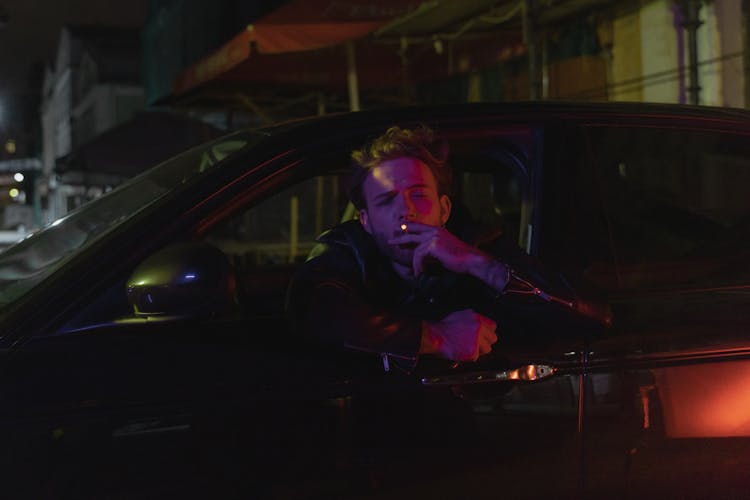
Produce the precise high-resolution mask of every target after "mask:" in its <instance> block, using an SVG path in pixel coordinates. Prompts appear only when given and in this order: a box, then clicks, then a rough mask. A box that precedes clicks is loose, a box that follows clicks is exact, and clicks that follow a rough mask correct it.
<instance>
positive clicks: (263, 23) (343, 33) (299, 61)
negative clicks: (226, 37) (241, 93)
mask: <svg viewBox="0 0 750 500" xmlns="http://www.w3.org/2000/svg"><path fill="white" fill-rule="evenodd" d="M420 3H421V1H417V0H412V1H406V2H405V1H403V0H350V1H347V2H339V1H335V0H292V1H291V2H289V3H287V4H286V5H284V6H283V7H281V8H279V9H277V10H275V11H273V12H271V13H270V14H268V15H266V16H264V17H263V18H261V19H259V20H258V21H257V22H255V23H254V24H252V25H250V26H248V28H247V29H246V30H245V31H243V32H241V33H239V34H238V35H237V36H235V37H234V38H233V39H232V40H230V41H229V42H228V43H227V44H225V45H224V46H223V47H221V48H220V49H219V50H217V51H216V52H214V53H213V54H211V55H209V56H208V57H206V58H204V59H203V60H201V61H199V62H198V63H196V64H194V65H193V66H191V67H190V68H188V69H187V70H185V71H184V72H183V73H182V74H181V75H180V76H179V77H178V78H177V82H176V84H175V93H176V94H177V95H179V94H183V93H185V92H187V91H190V90H192V89H194V88H196V87H199V86H201V85H202V84H204V83H207V82H210V81H213V80H217V79H220V80H226V81H237V80H242V81H247V82H256V83H269V84H273V83H282V84H285V83H288V84H303V85H305V84H306V85H320V84H322V85H341V86H345V85H346V71H347V68H346V64H345V62H344V61H345V59H344V58H345V56H344V52H343V49H342V44H344V43H345V42H348V41H353V40H357V39H360V38H362V37H364V36H366V35H368V34H369V33H371V32H373V31H374V30H376V29H378V28H380V27H382V26H384V25H386V24H387V23H388V22H390V21H392V20H393V19H395V18H397V17H399V16H401V15H404V14H406V13H408V12H411V11H413V10H414V9H415V8H417V7H418V6H419V4H420ZM337 48H338V50H337ZM373 50H374V51H375V52H374V53H373V52H370V51H369V50H368V54H367V56H368V59H369V57H370V56H372V57H373V58H375V59H376V60H377V62H378V64H379V65H381V66H380V67H381V71H382V67H383V66H382V64H384V63H385V62H384V61H383V59H387V60H388V67H394V68H399V64H400V60H399V58H398V56H397V54H395V53H394V52H393V51H392V50H391V51H389V50H388V49H386V48H384V47H380V48H379V49H377V48H373ZM339 52H340V55H339ZM238 66H244V67H243V68H238ZM362 66H374V64H373V62H372V61H369V60H368V61H367V63H366V64H363V65H362ZM331 71H334V73H335V74H332V73H331ZM360 72H361V70H360ZM373 73H376V72H375V71H373ZM396 81H397V80H396ZM375 85H377V83H376V84H375Z"/></svg>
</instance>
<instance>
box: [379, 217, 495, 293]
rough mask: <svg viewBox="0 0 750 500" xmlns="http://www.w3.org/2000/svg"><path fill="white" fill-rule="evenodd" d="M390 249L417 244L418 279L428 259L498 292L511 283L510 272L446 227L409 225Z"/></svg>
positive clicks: (414, 261)
mask: <svg viewBox="0 0 750 500" xmlns="http://www.w3.org/2000/svg"><path fill="white" fill-rule="evenodd" d="M388 243H389V244H390V245H408V244H416V245H417V246H416V247H415V248H414V257H413V260H412V272H413V273H414V276H419V275H420V274H422V272H423V271H424V263H425V260H426V259H428V258H432V259H435V260H437V261H438V262H440V264H442V266H443V267H445V268H446V269H447V270H449V271H452V272H454V273H459V274H470V275H472V276H474V277H476V278H479V279H480V280H482V281H484V282H485V283H487V284H488V285H490V286H491V287H493V288H495V289H496V290H503V289H504V288H505V285H507V283H508V280H509V279H510V274H509V271H508V268H507V267H505V265H504V264H502V263H501V262H499V261H497V260H495V259H493V258H492V257H490V256H489V255H487V254H486V253H484V252H482V251H481V250H479V249H478V248H476V247H473V246H471V245H469V244H468V243H464V242H463V241H461V240H460V239H458V238H457V237H456V236H454V235H453V234H452V233H451V232H450V231H448V230H447V229H445V228H443V227H437V226H430V225H427V224H420V223H418V222H410V223H408V224H406V230H405V231H404V233H403V234H399V235H398V236H394V237H393V238H391V239H390V240H388Z"/></svg>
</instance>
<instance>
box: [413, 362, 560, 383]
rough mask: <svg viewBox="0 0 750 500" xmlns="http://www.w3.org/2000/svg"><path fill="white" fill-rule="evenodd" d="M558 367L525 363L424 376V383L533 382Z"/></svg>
mask: <svg viewBox="0 0 750 500" xmlns="http://www.w3.org/2000/svg"><path fill="white" fill-rule="evenodd" d="M556 371H557V368H555V367H554V366H550V365H524V366H520V367H518V368H515V369H513V370H500V371H498V370H483V371H478V372H463V373H451V374H448V375H438V376H430V377H423V378H422V385H430V386H440V385H467V384H489V383H493V382H533V381H535V380H542V379H545V378H548V377H551V376H552V375H554V374H555V372H556Z"/></svg>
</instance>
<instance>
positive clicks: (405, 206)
mask: <svg viewBox="0 0 750 500" xmlns="http://www.w3.org/2000/svg"><path fill="white" fill-rule="evenodd" d="M399 199H400V200H401V206H400V207H399V212H400V215H399V219H401V220H405V221H411V220H415V219H416V217H417V211H416V209H415V208H414V203H412V201H411V199H409V197H408V196H407V195H406V194H403V195H401V196H399Z"/></svg>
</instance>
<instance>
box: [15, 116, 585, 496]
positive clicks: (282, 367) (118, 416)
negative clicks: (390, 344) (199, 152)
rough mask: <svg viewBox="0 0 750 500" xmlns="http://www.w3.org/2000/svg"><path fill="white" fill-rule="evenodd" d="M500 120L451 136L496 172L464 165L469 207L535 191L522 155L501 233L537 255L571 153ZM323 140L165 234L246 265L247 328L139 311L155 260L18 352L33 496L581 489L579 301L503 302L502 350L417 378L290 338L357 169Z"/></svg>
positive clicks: (20, 461) (23, 468) (19, 485)
mask: <svg viewBox="0 0 750 500" xmlns="http://www.w3.org/2000/svg"><path fill="white" fill-rule="evenodd" d="M486 123H487V121H486V120H485V122H484V124H483V125H482V126H476V127H471V126H469V125H467V123H466V121H465V120H464V121H463V122H462V123H461V124H460V126H457V127H455V129H456V130H460V131H461V135H455V136H450V137H449V138H451V139H453V140H454V142H455V143H456V147H457V149H456V151H457V152H460V150H461V147H460V143H461V141H463V140H465V141H467V142H466V150H467V151H469V150H473V148H474V147H475V146H481V151H482V152H483V155H484V157H485V159H487V162H486V165H483V166H482V168H479V170H476V169H472V168H469V167H467V168H465V169H464V173H465V174H466V175H463V174H462V176H463V180H462V181H463V184H462V186H463V187H462V189H465V190H466V192H465V193H464V196H463V198H464V202H465V204H466V205H467V208H468V209H469V210H471V209H473V210H475V212H477V210H478V211H479V212H477V213H475V215H478V216H480V218H482V217H481V216H482V213H481V212H483V211H484V212H486V211H487V210H488V208H489V209H491V210H492V213H496V212H495V211H494V208H493V207H495V206H496V205H495V202H496V201H497V200H496V199H495V193H496V192H497V191H498V189H496V188H501V187H502V188H504V189H505V191H506V192H510V193H513V192H515V191H514V189H516V188H509V186H512V183H511V184H507V182H508V177H507V175H504V174H503V175H500V173H499V172H497V175H496V172H495V169H496V168H497V163H498V162H499V163H501V164H507V163H508V162H511V163H512V162H513V161H518V162H520V163H519V164H518V165H516V167H519V168H515V167H511V171H513V172H521V177H519V178H517V179H516V180H518V181H519V182H520V183H521V185H520V189H521V192H523V193H524V194H523V196H520V197H518V198H517V199H515V203H517V206H518V207H519V210H518V213H514V210H505V211H502V212H501V213H502V214H508V215H509V216H508V217H502V218H501V219H500V222H501V223H502V225H503V230H505V231H507V230H508V228H515V229H514V230H515V233H514V234H513V235H512V236H511V239H512V240H515V241H517V242H518V244H519V247H520V248H519V250H527V251H528V250H530V249H532V248H534V237H533V234H535V230H534V226H535V224H536V222H537V219H536V215H535V210H534V203H535V201H534V200H535V198H534V197H535V196H537V193H536V189H537V187H536V186H537V184H538V178H537V177H536V176H537V175H538V174H537V173H536V169H537V167H538V166H539V165H540V164H541V163H542V161H543V159H544V158H545V155H549V157H550V158H555V157H557V154H556V152H554V151H552V152H550V153H548V152H547V151H546V148H547V143H546V142H545V140H546V139H545V137H546V136H545V135H544V134H543V133H541V132H542V129H541V128H540V127H538V126H536V125H533V126H532V125H529V123H524V124H516V123H513V122H509V121H508V120H507V119H506V120H505V121H504V122H503V123H502V124H500V125H496V124H492V126H487V124H486ZM444 127H445V129H446V130H448V129H450V124H449V123H447V122H446V123H444ZM519 127H520V128H519ZM369 130H372V126H371V127H370V128H369V129H368V131H369ZM519 130H520V131H521V132H519ZM303 135H304V134H303ZM359 139H362V140H363V139H364V132H363V133H362V137H359ZM477 141H478V142H477ZM280 142H281V143H283V142H284V141H280ZM321 142H322V143H323V144H324V147H323V146H321V145H320V143H319V144H316V147H315V148H314V150H310V151H305V150H304V149H303V147H302V146H300V151H301V152H300V154H299V156H298V157H297V159H296V160H295V158H291V159H286V158H285V159H283V161H282V160H280V161H279V165H278V166H272V167H273V168H269V169H268V173H267V174H264V175H266V176H265V177H259V178H258V179H257V180H256V181H253V183H252V185H247V186H245V188H242V186H240V187H237V188H236V189H235V188H233V189H234V190H233V191H230V192H229V194H227V195H225V194H223V193H225V191H222V190H221V189H218V188H217V193H219V194H217V195H212V194H213V193H203V194H202V196H211V200H212V203H213V204H212V205H210V207H209V208H206V209H203V208H201V210H203V211H198V212H196V213H195V214H194V213H193V212H190V213H189V214H188V215H185V218H186V222H185V223H184V225H183V226H182V227H184V228H186V229H180V230H179V231H173V232H172V233H168V234H169V238H167V239H166V241H163V243H162V244H163V245H165V246H167V247H169V245H170V244H171V243H173V242H176V241H182V240H200V241H202V242H204V243H208V244H211V245H213V246H214V247H216V248H219V249H221V250H222V251H223V252H224V254H225V255H227V256H228V258H229V259H230V260H231V261H232V263H233V264H234V268H235V271H236V273H237V300H238V303H237V304H236V306H237V307H236V308H234V310H233V311H232V313H231V314H230V315H225V316H222V315H219V316H216V317H210V318H198V317H188V318H185V319H182V320H174V321H171V320H168V321H158V320H156V318H148V317H145V318H144V317H140V318H134V317H133V311H132V308H131V307H130V305H129V304H128V302H127V293H126V284H127V282H128V278H129V276H130V275H131V273H132V272H133V270H134V268H135V267H136V265H137V264H138V263H137V262H136V263H133V264H132V265H131V264H128V265H127V266H124V267H123V269H122V270H121V271H120V270H119V268H117V269H118V271H117V272H114V273H113V275H112V277H108V280H107V282H106V283H104V284H103V285H101V286H99V287H98V288H97V289H96V290H95V293H94V291H91V290H87V291H86V293H88V294H93V295H95V297H93V298H92V301H91V304H89V305H88V306H87V307H84V308H81V309H80V310H77V311H76V314H72V315H70V316H69V317H66V318H62V319H61V320H60V321H59V322H58V323H56V326H54V327H53V328H50V329H48V330H46V329H45V330H43V331H38V332H37V334H36V335H34V336H33V337H32V338H31V339H28V340H27V341H26V342H24V343H22V344H20V345H17V346H15V347H14V348H13V349H12V350H11V352H9V353H7V354H8V357H6V358H5V359H4V363H3V367H2V370H3V380H4V383H3V384H2V385H1V387H2V392H1V393H0V396H1V397H2V401H3V404H2V405H1V408H2V432H3V435H4V437H5V439H6V441H5V442H6V443H10V445H9V446H7V447H5V455H4V457H5V458H4V460H5V465H7V468H6V469H4V470H8V471H13V477H12V478H13V479H14V481H13V483H14V488H16V489H15V490H13V491H14V492H15V493H18V496H23V494H24V493H27V494H28V495H27V496H29V497H35V496H39V495H38V493H39V492H42V494H44V493H45V492H47V493H49V494H51V495H53V496H55V495H59V496H66V495H67V496H70V497H80V496H107V495H114V494H132V495H136V496H137V495H149V494H152V493H153V492H154V491H159V492H164V494H179V495H182V496H196V497H197V496H205V494H206V492H209V493H216V492H217V491H218V492H219V493H221V494H223V495H225V496H239V495H242V494H251V495H254V496H265V495H272V494H281V495H286V496H290V497H294V496H302V497H304V496H305V495H313V496H315V495H318V496H326V495H339V496H340V495H346V494H355V493H361V492H366V493H368V494H374V495H377V494H382V495H384V496H389V497H392V496H393V495H402V496H407V495H408V496H410V497H411V496H413V495H414V494H415V492H419V494H420V495H423V494H425V493H427V492H432V493H434V494H436V495H441V494H446V493H450V494H455V495H459V494H468V495H469V496H472V497H487V498H489V497H492V498H494V497H495V496H496V494H497V492H498V491H500V490H502V491H504V492H509V494H511V493H512V494H513V495H514V496H516V497H524V496H525V497H536V496H539V495H540V494H545V493H546V494H555V493H558V494H559V493H561V492H562V494H568V493H570V494H573V493H572V492H574V491H576V488H577V487H578V479H579V475H578V465H579V462H578V460H577V458H578V457H579V453H580V440H579V436H580V434H579V428H580V425H581V422H580V420H579V412H578V407H579V403H580V390H579V388H580V386H581V367H582V359H581V354H580V353H581V352H582V347H581V339H582V338H584V337H585V335H583V334H582V332H583V331H588V328H590V326H589V325H588V324H581V323H579V322H577V319H576V318H575V317H570V315H569V311H567V310H565V309H564V308H560V307H559V306H558V305H556V304H549V303H547V302H543V301H539V300H538V299H536V298H534V297H529V296H528V295H519V296H518V297H511V296H508V297H506V298H503V300H502V301H501V302H500V303H498V304H496V306H497V307H498V309H497V311H496V312H497V314H499V315H501V316H502V321H501V322H500V325H501V329H500V333H501V338H502V341H501V342H502V343H501V344H500V345H499V346H498V348H497V349H496V351H495V353H494V354H493V355H492V356H489V357H487V358H486V359H484V360H482V362H481V363H478V364H468V365H463V366H461V365H459V366H453V365H452V364H450V363H445V362H442V361H440V360H428V359H425V360H424V363H423V364H422V365H421V366H420V367H419V369H418V371H417V372H415V373H411V374H404V373H398V372H396V371H395V370H390V371H385V370H384V367H383V364H382V360H381V358H380V357H379V356H378V357H375V358H372V357H368V356H365V355H360V354H357V353H352V352H343V353H340V352H332V351H331V349H327V348H325V347H322V346H318V345H314V344H313V345H311V344H307V343H305V342H302V341H301V340H300V339H299V338H297V337H294V336H293V334H292V332H290V331H289V329H288V327H287V325H286V323H285V321H284V317H283V296H284V292H285V288H286V284H287V282H288V279H289V277H290V276H291V274H292V273H293V270H294V266H295V265H296V264H298V263H299V262H300V261H301V260H303V259H304V258H305V256H306V254H307V252H308V251H309V249H310V248H311V247H312V245H313V244H314V241H313V238H314V236H315V235H316V234H317V232H318V231H319V230H321V229H324V228H325V227H326V226H327V225H329V224H332V223H334V222H336V221H338V220H340V218H341V217H342V209H343V208H344V207H343V206H342V205H343V204H342V203H341V200H342V199H343V197H344V194H345V193H344V189H343V185H342V184H341V183H340V182H339V179H338V177H337V175H338V170H340V168H341V167H342V166H344V165H345V163H339V164H336V163H335V162H334V163H331V161H330V160H331V158H332V156H331V154H329V153H330V152H331V151H333V157H334V158H337V159H338V160H340V159H341V158H346V156H347V153H348V149H347V150H344V149H342V146H341V144H337V143H336V142H335V138H334V139H331V140H330V141H328V142H326V141H322V140H321ZM351 143H352V139H351V137H349V138H348V140H347V141H345V144H346V146H345V147H346V148H350V147H351ZM336 148H339V149H341V150H340V151H339V150H338V149H336ZM320 151H325V153H326V154H323V155H321V156H320V157H319V158H318V159H319V160H321V161H317V162H315V161H312V160H314V159H315V158H316V156H315V155H320ZM519 151H520V152H522V153H523V154H521V153H519ZM519 154H521V157H520V159H519V158H517V157H518V155H519ZM459 156H460V155H458V156H457V159H460V158H459ZM466 158H467V159H470V160H471V161H468V162H466V164H467V165H473V164H474V160H476V157H475V156H471V155H469V156H467V157H466ZM513 158H515V159H513ZM282 163H283V164H282ZM308 164H310V165H308ZM520 167H522V168H520ZM497 182H505V183H506V184H503V185H501V184H497ZM238 186H239V184H238ZM476 188H481V189H483V191H481V190H479V191H478V190H477V189H476ZM222 189H223V187H222ZM258 193H261V194H258ZM184 196H186V197H189V196H190V193H184ZM482 200H484V201H486V203H485V202H484V201H482ZM193 203H198V200H194V201H193ZM195 206H198V205H195ZM200 206H201V207H203V205H200ZM484 215H486V216H487V217H486V220H491V221H493V222H498V221H497V220H494V219H493V216H490V215H489V214H487V213H485V214H484ZM154 227H157V226H156V225H154ZM151 238H154V239H156V238H157V237H156V236H151ZM112 251H113V252H115V250H112ZM115 253H116V252H115Z"/></svg>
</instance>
